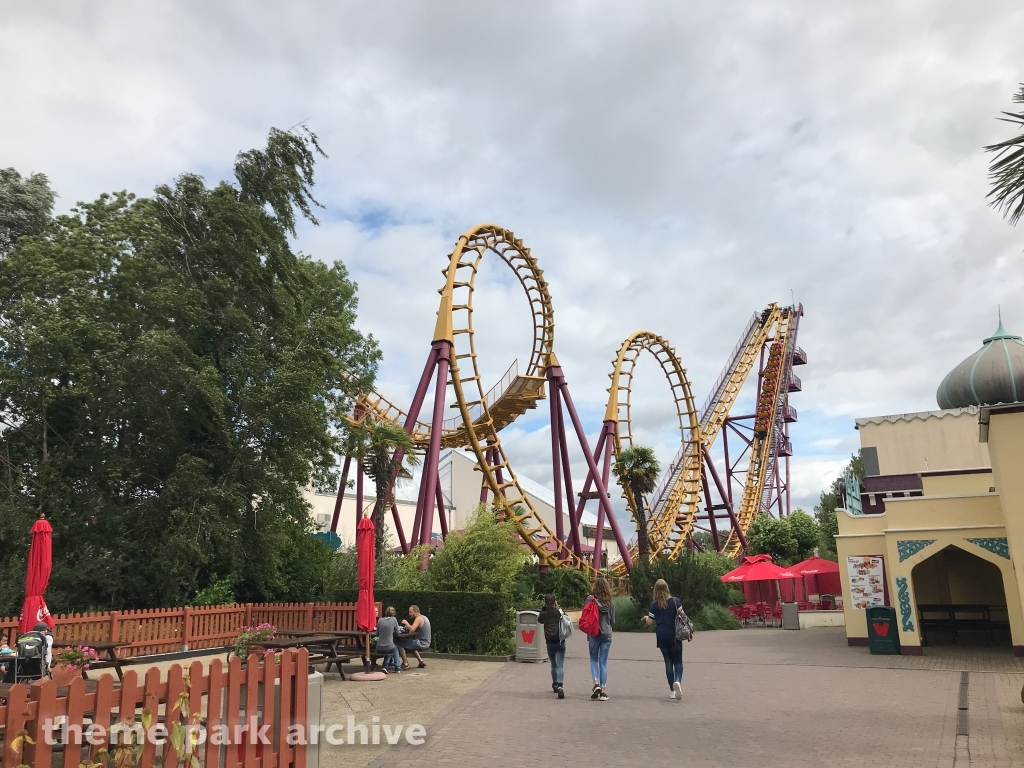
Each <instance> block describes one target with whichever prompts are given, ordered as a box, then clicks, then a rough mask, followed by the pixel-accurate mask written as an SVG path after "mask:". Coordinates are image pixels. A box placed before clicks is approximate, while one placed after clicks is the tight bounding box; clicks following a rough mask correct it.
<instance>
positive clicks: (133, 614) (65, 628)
mask: <svg viewBox="0 0 1024 768" xmlns="http://www.w3.org/2000/svg"><path fill="white" fill-rule="evenodd" d="M380 608H381V606H380V604H379V603H378V604H377V615H378V616H379V615H380ZM53 620H54V624H55V626H54V632H53V634H54V638H55V639H56V640H59V641H74V642H80V643H82V644H83V645H87V644H88V643H89V642H90V641H92V642H97V641H109V640H114V641H116V642H119V643H125V645H124V646H123V647H121V648H118V650H117V655H118V656H121V657H129V656H147V655H150V654H156V653H174V652H178V651H190V650H196V649H200V648H223V647H224V646H227V645H231V643H232V642H234V640H235V638H236V637H237V636H238V632H239V628H240V627H245V626H248V627H251V626H255V625H256V624H259V623H261V622H267V623H270V624H273V625H274V626H275V627H277V628H278V629H315V630H332V629H335V630H344V629H356V605H355V603H245V604H242V605H217V606H209V607H203V608H190V607H185V608H153V609H148V610H140V611H110V612H109V613H85V614H81V613H74V614H67V615H63V614H62V615H56V616H54V617H53ZM17 630H18V619H17V618H6V619H0V632H8V633H10V637H11V639H12V642H11V645H12V646H13V645H14V643H13V640H14V635H15V633H16V632H17Z"/></svg>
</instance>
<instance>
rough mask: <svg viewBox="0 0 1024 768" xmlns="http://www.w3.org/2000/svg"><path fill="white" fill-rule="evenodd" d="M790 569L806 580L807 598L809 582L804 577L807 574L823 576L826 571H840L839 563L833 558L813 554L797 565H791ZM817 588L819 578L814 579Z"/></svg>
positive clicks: (805, 590)
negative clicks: (832, 559)
mask: <svg viewBox="0 0 1024 768" xmlns="http://www.w3.org/2000/svg"><path fill="white" fill-rule="evenodd" d="M789 570H791V571H793V573H796V574H799V575H800V577H801V579H800V580H801V581H803V582H804V599H807V582H806V580H805V579H804V578H803V577H805V576H815V577H817V576H821V575H822V574H825V573H839V563H835V562H833V561H831V560H826V559H824V558H822V557H818V556H817V555H811V556H810V557H808V558H807V559H806V560H804V561H803V562H799V563H797V564H796V565H791V566H789ZM814 584H815V587H814V588H815V589H817V588H818V580H817V578H815V580H814Z"/></svg>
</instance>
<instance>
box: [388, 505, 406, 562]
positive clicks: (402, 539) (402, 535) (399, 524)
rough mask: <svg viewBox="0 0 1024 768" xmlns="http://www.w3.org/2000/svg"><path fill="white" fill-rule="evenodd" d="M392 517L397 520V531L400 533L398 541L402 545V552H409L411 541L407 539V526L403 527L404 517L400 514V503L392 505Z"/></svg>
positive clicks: (404, 553)
mask: <svg viewBox="0 0 1024 768" xmlns="http://www.w3.org/2000/svg"><path fill="white" fill-rule="evenodd" d="M391 517H392V519H394V521H395V532H396V533H398V543H399V544H401V545H402V554H403V555H408V554H409V542H408V541H406V540H405V528H403V527H402V518H401V517H400V516H399V514H398V505H397V504H392V505H391Z"/></svg>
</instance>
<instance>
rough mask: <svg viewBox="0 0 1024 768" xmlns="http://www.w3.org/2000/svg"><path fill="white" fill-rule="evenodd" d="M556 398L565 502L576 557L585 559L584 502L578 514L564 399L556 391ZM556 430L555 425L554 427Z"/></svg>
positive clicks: (581, 501)
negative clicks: (574, 511) (563, 413)
mask: <svg viewBox="0 0 1024 768" xmlns="http://www.w3.org/2000/svg"><path fill="white" fill-rule="evenodd" d="M555 397H557V398H558V412H557V416H558V424H557V427H558V444H559V447H560V448H561V454H562V476H563V477H564V478H565V501H566V506H567V508H568V510H569V532H570V536H571V537H572V551H573V554H575V555H576V557H579V558H582V557H583V543H582V542H581V541H580V520H581V519H582V517H583V507H582V504H583V500H582V499H581V500H580V509H579V511H578V512H577V513H576V514H573V510H574V509H575V508H576V496H575V494H574V493H573V488H572V472H571V470H570V467H569V442H568V440H567V439H566V436H565V419H564V417H563V416H562V397H561V395H560V394H559V392H558V390H557V389H555ZM552 428H554V425H552Z"/></svg>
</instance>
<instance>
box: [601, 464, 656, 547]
mask: <svg viewBox="0 0 1024 768" xmlns="http://www.w3.org/2000/svg"><path fill="white" fill-rule="evenodd" d="M612 471H613V472H614V473H615V476H616V477H617V478H618V479H619V483H621V484H622V487H623V488H625V489H626V492H627V493H628V494H629V496H630V498H631V501H632V502H633V510H634V513H635V514H636V550H637V555H638V556H639V558H640V560H641V561H643V562H646V561H647V559H648V558H649V557H650V546H649V543H648V536H647V524H648V513H647V508H646V504H645V503H644V496H645V495H646V494H648V493H650V492H651V491H653V490H654V489H655V488H656V487H657V485H658V476H659V475H660V474H661V466H660V465H659V464H658V459H657V457H656V456H655V455H654V450H653V449H652V448H648V447H646V446H643V445H632V446H630V447H629V448H626V449H625V450H624V451H621V452H620V453H619V455H618V456H616V457H615V465H614V466H613V467H612Z"/></svg>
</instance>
